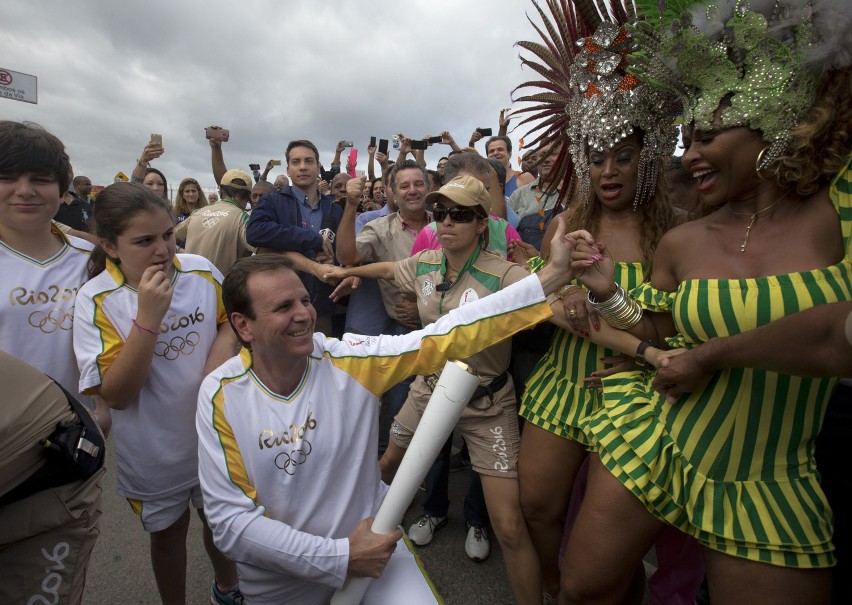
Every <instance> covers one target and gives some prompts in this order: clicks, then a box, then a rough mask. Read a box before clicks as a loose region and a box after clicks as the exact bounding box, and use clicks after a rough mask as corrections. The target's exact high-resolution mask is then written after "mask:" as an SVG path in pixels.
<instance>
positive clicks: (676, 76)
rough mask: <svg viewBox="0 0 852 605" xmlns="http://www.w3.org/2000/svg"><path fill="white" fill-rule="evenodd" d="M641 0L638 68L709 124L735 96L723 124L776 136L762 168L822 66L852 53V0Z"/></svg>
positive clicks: (779, 146) (847, 59)
mask: <svg viewBox="0 0 852 605" xmlns="http://www.w3.org/2000/svg"><path fill="white" fill-rule="evenodd" d="M637 2H638V6H639V13H640V15H641V16H642V17H644V20H643V21H641V22H639V24H638V26H637V28H636V37H637V39H638V41H639V44H640V47H641V49H642V50H641V52H639V53H637V54H636V55H635V56H634V68H633V73H635V74H636V75H637V76H638V77H639V78H640V79H641V80H643V81H646V82H648V83H650V84H653V85H655V86H658V87H660V88H661V89H665V90H668V91H670V92H673V93H675V94H677V95H678V96H679V97H680V98H681V99H683V103H684V118H685V121H687V122H694V123H695V125H696V127H697V128H698V129H700V130H705V131H706V130H710V129H712V127H713V120H714V115H715V113H716V111H717V109H719V107H720V104H721V103H722V101H723V100H727V104H726V107H725V108H724V109H722V111H720V112H719V119H720V122H721V125H722V126H723V127H725V128H731V127H734V126H748V127H749V128H751V129H753V130H759V131H760V132H761V133H762V135H763V138H764V139H765V140H766V141H767V142H769V144H770V145H769V148H768V150H767V152H766V153H764V154H761V158H760V163H759V165H758V169H759V170H763V169H765V168H767V167H768V166H770V165H771V164H772V163H773V162H774V161H776V160H777V159H778V158H779V157H780V156H781V155H782V154H783V153H784V151H785V150H786V148H787V144H788V141H789V132H790V129H791V128H792V127H793V126H794V125H795V124H796V123H797V122H798V121H799V119H801V118H802V116H803V115H804V114H805V112H806V111H807V110H808V109H809V108H810V107H811V105H812V104H813V102H814V95H815V93H816V90H817V81H818V80H819V78H820V77H821V76H822V74H823V73H824V72H825V71H827V70H830V69H839V68H841V67H845V66H847V65H849V64H850V63H852V44H850V42H849V31H850V27H852V2H850V1H849V0H751V1H749V0H712V1H710V2H706V1H705V2H700V3H696V2H694V1H685V0H669V1H668V2H665V3H661V4H658V2H657V0H637Z"/></svg>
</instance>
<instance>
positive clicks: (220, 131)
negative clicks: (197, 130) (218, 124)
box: [204, 128, 231, 143]
mask: <svg viewBox="0 0 852 605" xmlns="http://www.w3.org/2000/svg"><path fill="white" fill-rule="evenodd" d="M204 134H205V136H206V137H207V138H208V139H210V140H211V141H218V142H220V143H225V142H227V141H228V139H229V138H230V137H231V131H230V130H228V129H226V128H205V129H204Z"/></svg>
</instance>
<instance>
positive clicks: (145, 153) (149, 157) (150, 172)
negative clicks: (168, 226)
mask: <svg viewBox="0 0 852 605" xmlns="http://www.w3.org/2000/svg"><path fill="white" fill-rule="evenodd" d="M165 151H166V150H165V148H164V147H163V135H161V134H152V135H151V139H150V140H149V141H148V144H147V145H145V147H144V148H143V149H142V153H141V154H140V155H139V158H138V159H137V160H136V166H134V167H133V171H132V172H131V173H130V182H131V183H139V184H142V185H145V186H146V187H147V188H148V189H153V190H154V191H155V192H156V193H157V195H159V196H160V197H161V198H163V199H166V200H167V199H169V193H168V191H169V183H168V181H167V180H166V175H164V174H163V173H162V172H160V171H159V170H157V169H156V168H152V167H151V162H152V161H153V160H156V159H157V158H159V157H160V156H162V155H163V153H165Z"/></svg>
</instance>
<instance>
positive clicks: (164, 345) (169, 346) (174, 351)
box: [154, 331, 201, 361]
mask: <svg viewBox="0 0 852 605" xmlns="http://www.w3.org/2000/svg"><path fill="white" fill-rule="evenodd" d="M199 342H201V336H200V335H199V334H198V332H194V331H193V332H190V333H189V334H187V335H186V336H175V337H174V338H172V339H171V340H170V341H169V342H164V341H162V340H158V341H157V346H156V347H154V355H157V356H158V357H165V358H166V359H168V360H169V361H174V360H175V359H177V358H178V357H180V356H181V355H192V353H193V352H194V351H195V347H196V346H197V345H198V343H199Z"/></svg>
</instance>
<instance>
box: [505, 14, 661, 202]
mask: <svg viewBox="0 0 852 605" xmlns="http://www.w3.org/2000/svg"><path fill="white" fill-rule="evenodd" d="M546 2H547V7H548V11H549V13H550V17H548V16H547V14H545V12H544V11H543V10H542V9H541V7H540V6H539V5H538V3H536V2H535V0H533V6H535V8H536V10H537V11H538V13H539V15H540V16H541V19H542V21H543V23H544V27H545V29H546V30H547V34H545V33H544V32H543V31H542V30H541V28H539V27H538V26H536V24H535V23H533V22H532V20H531V19H530V22H531V23H533V27H534V28H535V30H536V31H537V32H538V33H539V35H540V36H541V37H542V40H543V42H544V44H538V43H534V42H518V45H519V46H520V47H522V48H524V49H525V50H527V51H529V52H531V53H532V54H533V55H535V57H537V58H538V59H539V61H540V62H537V61H534V60H531V59H526V58H524V57H521V62H522V64H523V65H525V66H529V67H531V68H532V69H534V70H535V71H536V72H538V73H539V74H540V75H542V76H543V77H544V78H545V80H536V81H531V82H525V83H523V84H521V85H520V86H518V87H517V88H516V89H515V91H517V90H519V89H522V88H543V89H545V92H539V93H535V94H530V95H525V96H521V97H518V98H516V99H515V100H516V101H519V102H528V103H532V105H530V106H527V107H522V108H521V109H519V110H518V112H519V113H526V114H528V115H527V117H526V118H525V119H524V120H522V121H521V122H520V123H519V124H518V126H520V125H521V124H526V123H530V122H538V124H537V126H535V127H534V128H533V131H532V132H534V133H535V132H537V133H538V135H537V137H536V138H535V140H534V142H533V143H532V145H547V144H550V143H551V142H554V141H569V145H568V146H567V147H568V149H569V151H570V156H571V159H573V167H574V170H575V172H576V176H577V181H578V184H577V197H578V199H580V200H581V201H583V202H585V201H586V200H588V198H589V189H590V182H589V163H588V153H587V149H588V148H592V149H596V150H598V151H606V150H608V149H611V148H612V147H613V146H614V145H616V144H617V143H618V142H620V141H621V140H623V139H624V138H626V137H628V136H630V135H631V134H632V133H633V131H634V129H635V128H640V129H641V130H642V132H643V141H642V151H641V154H640V164H639V175H638V183H637V187H636V198H635V199H634V208H635V207H636V206H637V205H638V204H640V203H644V202H646V201H647V200H649V199H650V198H651V197H652V196H653V194H654V191H655V190H656V185H657V179H658V176H659V172H660V169H661V165H662V158H663V157H667V156H669V155H670V154H671V153H672V151H673V150H674V143H675V140H676V138H677V130H676V128H675V125H674V117H675V115H676V103H675V97H674V95H672V94H670V93H669V92H667V91H665V90H663V89H662V88H658V87H653V86H649V85H648V84H646V83H644V82H640V81H639V80H638V79H637V78H636V77H635V76H633V75H632V74H630V73H629V72H628V70H627V69H628V65H629V64H630V61H631V56H632V54H633V53H634V52H635V50H636V43H635V40H634V38H633V33H632V31H631V30H630V29H629V28H628V27H627V24H628V23H629V22H630V21H632V20H633V19H634V18H635V12H634V10H633V7H632V5H628V4H620V3H619V1H618V0H611V1H610V2H604V0H575V1H574V2H570V1H568V0H546ZM571 159H569V158H568V157H567V154H565V153H564V149H563V154H561V155H560V158H559V159H557V164H556V166H557V168H556V170H558V173H557V175H558V177H557V179H554V180H555V181H557V182H559V180H561V179H564V178H566V175H568V174H569V170H570V168H571ZM567 195H568V188H567V187H563V188H562V192H561V195H560V198H564V197H565V196H567Z"/></svg>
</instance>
